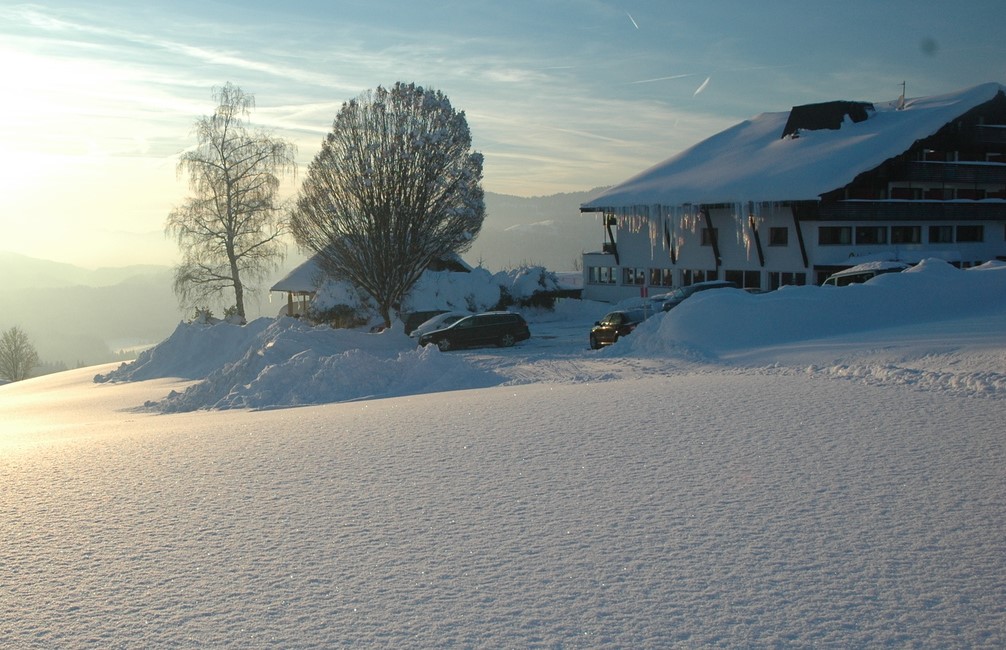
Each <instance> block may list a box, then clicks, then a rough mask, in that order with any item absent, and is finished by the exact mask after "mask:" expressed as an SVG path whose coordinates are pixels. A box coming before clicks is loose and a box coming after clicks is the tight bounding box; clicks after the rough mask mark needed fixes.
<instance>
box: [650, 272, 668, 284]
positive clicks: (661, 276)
mask: <svg viewBox="0 0 1006 650" xmlns="http://www.w3.org/2000/svg"><path fill="white" fill-rule="evenodd" d="M672 277H673V275H672V271H671V269H650V286H651V287H669V286H671V278H672Z"/></svg>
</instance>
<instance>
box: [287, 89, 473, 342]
mask: <svg viewBox="0 0 1006 650" xmlns="http://www.w3.org/2000/svg"><path fill="white" fill-rule="evenodd" d="M471 144H472V141H471V133H470V132H469V130H468V122H467V120H466V119H465V114H464V112H463V111H462V112H459V111H456V110H454V108H453V107H452V106H451V103H450V101H449V100H448V99H447V97H446V96H445V95H444V94H443V93H441V92H440V91H436V90H432V89H424V88H422V87H421V86H416V85H415V84H403V83H397V84H395V86H394V87H393V88H392V89H391V90H386V89H384V88H382V87H378V88H377V89H376V90H374V91H368V92H366V93H364V94H362V95H360V97H358V98H356V99H354V100H352V101H350V102H347V103H345V104H343V105H342V108H341V109H340V110H339V113H338V115H337V116H336V118H335V121H334V123H333V125H332V132H331V133H329V134H328V136H327V137H326V138H325V141H324V142H323V143H322V148H321V151H320V152H319V153H318V155H317V156H315V158H314V161H313V162H312V163H311V166H310V168H309V170H308V174H307V177H306V178H305V179H304V182H303V185H302V186H301V191H300V194H299V196H298V200H297V205H296V208H295V209H294V210H293V212H292V214H291V228H292V230H293V234H294V237H295V238H296V240H297V243H298V244H299V245H300V246H301V248H302V249H304V250H308V251H312V252H314V253H317V254H318V257H319V260H320V262H321V265H322V268H323V269H324V270H325V271H327V272H328V273H329V274H331V275H333V276H334V277H337V278H340V279H344V280H348V281H350V282H352V283H353V284H355V285H356V286H357V287H359V288H361V289H364V290H365V291H367V292H368V293H369V294H370V295H371V296H372V297H373V298H374V300H375V302H376V303H377V305H378V309H379V311H380V315H381V317H382V318H383V319H384V322H385V324H386V325H390V324H391V309H392V308H393V307H395V306H396V305H398V304H399V302H400V301H401V300H402V298H403V297H405V295H406V294H407V293H408V291H409V289H411V288H412V286H413V285H414V284H415V282H416V280H418V279H419V276H420V275H421V274H422V273H423V271H424V270H425V269H426V267H427V266H428V265H429V263H430V261H431V260H433V259H434V258H435V257H437V256H440V255H445V254H448V253H451V252H463V251H465V250H467V249H468V247H469V246H471V243H472V241H473V240H474V238H475V237H476V235H478V233H479V230H481V228H482V221H483V219H484V218H485V201H484V192H483V190H482V185H481V182H482V154H480V153H477V152H474V151H471Z"/></svg>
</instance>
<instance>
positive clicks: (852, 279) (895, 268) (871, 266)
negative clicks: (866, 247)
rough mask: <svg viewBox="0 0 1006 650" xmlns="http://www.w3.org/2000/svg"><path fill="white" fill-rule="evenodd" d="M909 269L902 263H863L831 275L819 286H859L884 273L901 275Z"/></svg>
mask: <svg viewBox="0 0 1006 650" xmlns="http://www.w3.org/2000/svg"><path fill="white" fill-rule="evenodd" d="M907 268H909V265H908V264H905V263H904V262H864V263H863V264H857V265H856V266H853V267H850V268H848V269H845V270H844V271H839V272H838V273H833V274H831V275H829V276H828V279H827V280H825V281H824V283H823V284H822V285H821V286H823V287H844V286H848V285H850V284H861V283H863V282H866V281H867V280H871V279H873V278H875V277H877V276H878V275H883V274H884V273H901V272H902V271H904V270H905V269H907Z"/></svg>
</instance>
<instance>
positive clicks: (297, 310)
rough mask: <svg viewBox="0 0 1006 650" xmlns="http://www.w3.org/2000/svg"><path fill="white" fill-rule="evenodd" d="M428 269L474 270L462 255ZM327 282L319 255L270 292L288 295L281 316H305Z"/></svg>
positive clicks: (440, 259) (439, 259)
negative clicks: (320, 288)
mask: <svg viewBox="0 0 1006 650" xmlns="http://www.w3.org/2000/svg"><path fill="white" fill-rule="evenodd" d="M426 268H427V270H429V271H453V272H455V273H470V272H471V270H472V267H471V266H469V265H468V263H467V262H465V261H464V260H463V259H461V256H460V255H457V254H453V253H452V254H450V255H444V256H441V257H437V258H435V259H433V260H432V261H431V262H430V263H429V265H428V266H427V267H426ZM325 280H326V275H325V272H324V271H322V269H321V265H320V263H319V262H318V259H317V255H315V256H312V257H311V258H309V259H308V260H307V261H305V262H304V263H303V264H301V265H300V266H298V267H296V268H295V269H293V270H292V271H290V272H289V273H288V274H286V275H285V276H284V277H283V279H281V280H279V281H278V282H276V284H274V285H272V287H270V288H269V290H270V291H278V292H283V293H285V294H286V300H287V304H286V309H285V310H284V311H283V312H282V314H281V315H284V316H287V315H289V316H303V315H304V314H306V313H307V310H308V306H309V305H310V304H311V300H313V299H314V296H315V294H317V292H318V288H319V287H320V286H321V284H322V283H323V282H324V281H325Z"/></svg>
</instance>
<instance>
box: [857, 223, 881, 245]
mask: <svg viewBox="0 0 1006 650" xmlns="http://www.w3.org/2000/svg"><path fill="white" fill-rule="evenodd" d="M886 243H887V227H886V226H857V227H856V245H857V246H864V245H867V244H886Z"/></svg>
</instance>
